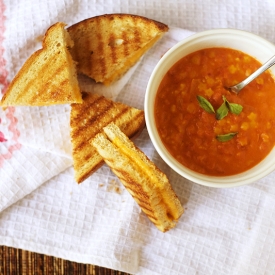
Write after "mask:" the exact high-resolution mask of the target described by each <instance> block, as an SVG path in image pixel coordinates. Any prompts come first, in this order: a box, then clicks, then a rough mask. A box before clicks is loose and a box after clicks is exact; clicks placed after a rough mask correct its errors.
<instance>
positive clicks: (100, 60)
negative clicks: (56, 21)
mask: <svg viewBox="0 0 275 275" xmlns="http://www.w3.org/2000/svg"><path fill="white" fill-rule="evenodd" d="M167 31H168V26H167V25H165V24H163V23H160V22H157V21H154V20H151V19H148V18H146V17H142V16H138V15H131V14H105V15H100V16H96V17H92V18H89V19H86V20H83V21H81V22H79V23H77V24H74V25H72V26H70V27H69V28H68V32H69V34H70V36H71V37H72V39H73V40H74V43H75V47H74V48H72V49H71V54H72V56H73V58H74V60H76V61H77V62H78V66H77V69H78V72H79V73H82V74H85V75H87V76H89V77H91V78H93V79H94V80H95V81H96V82H101V83H104V84H106V85H109V84H111V83H112V82H113V81H115V80H116V79H118V78H119V77H120V76H122V75H123V74H124V73H125V72H126V71H127V70H128V69H129V68H130V67H131V66H133V65H134V64H135V63H136V62H137V61H138V60H139V59H140V57H141V56H142V55H143V54H144V53H145V52H146V51H147V50H148V49H150V48H151V47H152V46H153V45H154V44H155V43H156V42H157V41H158V40H159V39H160V38H161V37H162V35H163V34H164V33H165V32H167Z"/></svg>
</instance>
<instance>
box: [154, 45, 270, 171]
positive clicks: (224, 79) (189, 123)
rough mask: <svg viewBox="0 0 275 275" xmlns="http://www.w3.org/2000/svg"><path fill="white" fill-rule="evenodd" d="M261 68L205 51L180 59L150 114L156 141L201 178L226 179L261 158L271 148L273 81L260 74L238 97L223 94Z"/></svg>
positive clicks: (242, 57)
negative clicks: (155, 130) (153, 118)
mask: <svg viewBox="0 0 275 275" xmlns="http://www.w3.org/2000/svg"><path fill="white" fill-rule="evenodd" d="M260 65H261V64H260V63H259V62H258V61H257V60H255V59H254V58H252V57H250V56H249V55H246V54H244V53H242V52H240V51H236V50H233V49H228V48H209V49H203V50H199V51H197V52H194V53H192V54H190V55H188V56H186V57H184V58H182V59H181V60H180V61H178V62H177V63H176V64H175V65H174V66H173V67H172V68H171V69H170V70H169V71H168V72H167V73H166V75H165V76H164V78H163V80H162V82H161V84H160V86H159V89H158V92H157V96H156V100H155V109H154V112H155V121H156V125H157V129H158V132H159V134H160V138H161V140H162V142H163V144H164V145H165V147H166V148H167V150H168V151H169V152H170V154H171V155H172V156H173V157H174V158H175V159H177V160H178V161H179V162H180V163H181V164H183V165H184V166H186V167H188V168H190V169H192V170H194V171H197V172H199V173H202V174H207V175H214V176H227V175H234V174H238V173H241V172H243V171H246V170H248V169H250V168H251V167H253V166H255V165H256V164H258V163H259V162H260V161H261V160H263V158H265V156H266V155H267V154H268V153H269V152H270V151H271V150H272V148H273V146H274V143H275V83H274V79H273V77H272V75H271V74H270V72H268V71H267V72H265V73H263V74H262V75H260V76H259V77H257V78H256V79H255V80H253V81H252V82H251V83H250V84H249V85H248V86H246V87H245V88H244V89H243V90H242V91H241V92H240V93H239V95H236V94H234V93H232V92H229V91H228V90H226V89H225V88H224V87H228V86H232V85H234V84H236V83H238V82H240V81H242V80H243V79H245V78H246V77H247V76H248V75H250V74H251V73H252V72H254V71H255V70H256V69H257V68H259V67H260ZM198 98H201V99H203V104H202V105H201V104H200V101H199V100H198ZM205 101H207V102H208V103H209V104H210V105H211V106H212V108H213V110H214V112H213V111H212V112H211V111H209V109H207V108H206V107H205ZM221 105H223V106H222V107H221ZM236 106H237V107H238V108H237V109H238V112H236V110H235V109H234V108H235V107H236ZM219 108H221V109H220V110H219ZM221 110H222V111H221ZM234 110H235V111H234Z"/></svg>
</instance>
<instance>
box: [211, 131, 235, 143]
mask: <svg viewBox="0 0 275 275" xmlns="http://www.w3.org/2000/svg"><path fill="white" fill-rule="evenodd" d="M237 134H238V133H228V134H225V135H217V136H216V139H217V140H218V141H221V142H225V141H228V140H230V139H232V138H233V137H234V136H236V135H237Z"/></svg>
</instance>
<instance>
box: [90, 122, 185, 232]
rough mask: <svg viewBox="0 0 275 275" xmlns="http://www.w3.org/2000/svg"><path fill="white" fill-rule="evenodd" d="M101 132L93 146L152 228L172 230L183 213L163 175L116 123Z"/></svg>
mask: <svg viewBox="0 0 275 275" xmlns="http://www.w3.org/2000/svg"><path fill="white" fill-rule="evenodd" d="M103 129H104V133H105V135H104V134H103V133H100V134H98V135H96V137H95V138H94V139H92V140H91V143H92V145H93V146H94V147H95V148H96V149H97V151H98V153H99V154H100V155H101V156H102V157H103V159H104V160H105V162H106V163H107V164H108V165H109V166H110V168H111V169H112V171H113V172H114V173H115V174H116V175H117V176H118V178H119V179H120V180H121V182H122V183H123V184H124V186H125V187H126V189H127V190H128V191H129V192H130V194H131V195H132V196H133V198H134V199H135V201H136V202H137V203H138V205H139V206H140V207H141V209H142V210H143V212H144V213H145V214H146V215H147V216H148V218H149V219H150V220H151V221H152V222H153V223H154V224H155V226H156V227H157V228H158V229H159V230H161V231H163V232H165V231H167V230H169V229H171V228H173V227H174V226H175V225H176V222H177V221H178V219H179V218H180V216H181V215H182V213H183V211H184V210H183V207H182V205H181V203H180V201H179V199H178V197H177V195H176V194H175V192H174V191H173V189H172V187H171V184H170V183H169V180H168V179H167V177H166V175H165V174H164V173H163V172H161V171H160V170H159V169H158V168H157V167H156V166H155V164H154V163H153V162H152V161H150V160H149V159H148V157H147V156H146V155H145V154H144V153H143V152H142V151H141V150H140V149H139V148H137V147H136V146H135V144H134V143H133V142H132V141H130V140H129V139H128V137H127V136H126V135H125V134H124V133H123V132H121V131H120V129H119V128H118V127H117V126H116V125H115V124H113V123H110V124H109V125H107V126H106V127H104V128H103Z"/></svg>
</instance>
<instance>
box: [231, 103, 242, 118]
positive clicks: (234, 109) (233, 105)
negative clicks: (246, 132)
mask: <svg viewBox="0 0 275 275" xmlns="http://www.w3.org/2000/svg"><path fill="white" fill-rule="evenodd" d="M227 103H228V108H229V110H230V112H231V113H232V114H235V115H239V114H240V113H241V112H242V110H243V106H242V105H240V104H237V103H229V102H228V101H227Z"/></svg>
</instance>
